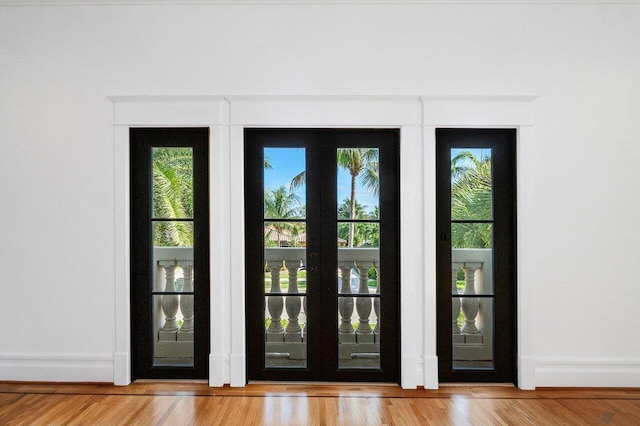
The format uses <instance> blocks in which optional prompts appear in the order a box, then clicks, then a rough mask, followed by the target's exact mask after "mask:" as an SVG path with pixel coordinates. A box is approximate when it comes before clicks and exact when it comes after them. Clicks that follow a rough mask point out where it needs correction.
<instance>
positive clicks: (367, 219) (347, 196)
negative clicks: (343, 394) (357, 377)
mask: <svg viewBox="0 0 640 426" xmlns="http://www.w3.org/2000/svg"><path fill="white" fill-rule="evenodd" d="M336 158H337V191H336V192H337V197H338V199H337V205H338V210H337V219H338V224H337V227H338V241H337V244H338V275H337V281H338V285H337V290H338V367H339V368H341V369H349V368H358V369H362V368H375V369H379V368H380V321H379V318H380V288H379V281H378V276H379V273H380V267H379V265H380V261H379V259H380V250H379V247H380V222H379V219H380V200H379V188H380V179H379V173H378V166H379V150H378V149H376V148H339V149H338V150H337V156H336ZM349 294H353V295H354V296H346V295H349Z"/></svg>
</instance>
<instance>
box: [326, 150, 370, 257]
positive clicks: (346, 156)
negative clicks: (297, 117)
mask: <svg viewBox="0 0 640 426" xmlns="http://www.w3.org/2000/svg"><path fill="white" fill-rule="evenodd" d="M336 160H337V163H338V167H341V168H343V169H345V170H347V171H348V172H349V174H350V175H351V196H350V197H349V203H350V209H349V215H348V216H347V217H346V218H347V219H356V179H357V177H358V176H360V179H361V182H362V184H363V185H364V187H365V188H367V189H368V190H369V191H371V192H372V193H374V194H377V193H378V191H379V188H380V179H379V175H378V150H377V149H372V148H343V149H339V150H338V156H337V159H336ZM348 228H349V233H348V235H347V238H346V240H347V244H348V245H349V247H354V246H356V242H355V224H354V223H349V224H348Z"/></svg>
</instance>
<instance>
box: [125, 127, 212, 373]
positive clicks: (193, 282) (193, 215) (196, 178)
mask: <svg viewBox="0 0 640 426" xmlns="http://www.w3.org/2000/svg"><path fill="white" fill-rule="evenodd" d="M130 176H131V179H130V181H131V224H130V225H131V251H130V253H131V264H130V265H131V355H132V365H131V376H132V379H133V380H135V379H140V378H164V379H167V378H169V379H171V378H199V379H205V378H207V377H208V371H209V367H208V358H209V357H208V355H209V287H210V286H209V189H208V188H209V186H208V185H209V129H208V128H183V129H172V128H154V129H146V128H132V129H131V130H130Z"/></svg>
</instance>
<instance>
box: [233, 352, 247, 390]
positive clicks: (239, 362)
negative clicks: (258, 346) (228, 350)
mask: <svg viewBox="0 0 640 426" xmlns="http://www.w3.org/2000/svg"><path fill="white" fill-rule="evenodd" d="M229 376H230V377H229V384H230V385H231V387H244V386H246V385H247V373H246V361H245V355H244V354H231V356H230V357H229Z"/></svg>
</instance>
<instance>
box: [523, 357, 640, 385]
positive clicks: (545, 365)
mask: <svg viewBox="0 0 640 426" xmlns="http://www.w3.org/2000/svg"><path fill="white" fill-rule="evenodd" d="M535 364H536V366H535V386H536V387H541V386H549V387H640V359H638V358H635V359H629V358H597V359H596V358H539V357H537V358H536V362H535Z"/></svg>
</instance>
